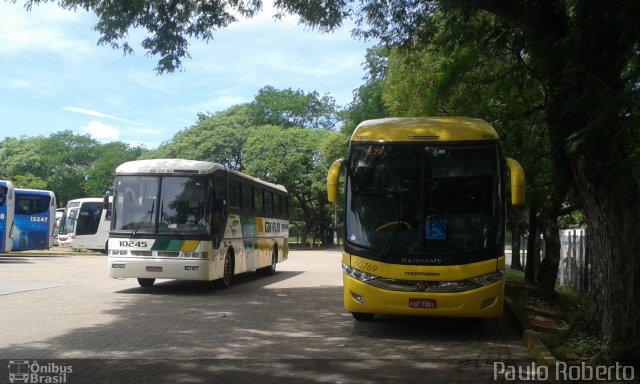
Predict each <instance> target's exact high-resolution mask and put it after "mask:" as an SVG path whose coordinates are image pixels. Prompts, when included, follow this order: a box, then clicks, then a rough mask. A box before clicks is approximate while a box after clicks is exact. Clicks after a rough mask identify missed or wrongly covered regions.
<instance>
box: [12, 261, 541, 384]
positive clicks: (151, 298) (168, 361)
mask: <svg viewBox="0 0 640 384" xmlns="http://www.w3.org/2000/svg"><path fill="white" fill-rule="evenodd" d="M341 283H342V280H341V269H340V252H339V251H337V250H332V251H292V252H290V255H289V260H287V261H286V262H284V263H282V264H279V265H278V272H277V273H276V274H275V276H271V277H259V276H257V275H256V274H255V273H246V274H243V275H240V276H238V277H237V279H236V282H235V284H234V285H233V286H232V287H231V288H229V289H226V290H217V289H215V288H212V287H211V285H210V284H205V283H199V282H184V281H168V280H167V281H158V282H156V285H155V286H154V287H152V288H141V287H139V286H138V284H137V282H136V281H135V280H134V279H128V280H113V279H110V278H109V277H108V276H107V263H106V257H105V256H95V255H92V256H88V255H72V254H69V255H65V254H56V255H50V256H48V255H38V256H30V255H21V254H17V253H13V254H9V255H0V306H1V307H2V312H1V314H0V322H1V323H2V330H3V331H2V333H0V359H3V360H4V363H3V364H2V366H0V381H2V382H4V381H5V380H6V379H7V378H8V375H9V371H8V367H9V365H10V362H11V361H13V362H14V363H15V362H16V361H28V362H30V363H31V364H33V362H34V361H37V365H38V366H45V369H44V370H45V371H46V370H47V369H46V367H49V370H51V371H56V370H57V371H58V372H49V373H47V372H45V373H44V374H45V375H50V376H51V375H54V374H58V376H59V380H62V379H64V380H65V381H64V382H66V383H84V382H89V381H90V382H100V383H120V382H122V383H128V382H132V383H133V382H136V383H146V382H149V383H150V382H155V383H213V382H215V383H254V382H255V381H256V380H260V384H263V383H283V382H292V383H293V382H295V383H300V382H305V383H389V382H406V383H458V382H459V383H470V382H472V383H475V382H495V381H494V380H493V368H494V364H495V363H496V362H505V361H526V360H527V359H530V358H531V356H530V354H529V352H528V350H527V349H526V347H525V346H524V344H523V342H522V340H521V338H520V336H519V335H518V334H517V332H516V331H515V330H514V328H513V326H512V324H511V321H510V319H509V317H508V316H506V315H505V316H503V317H502V318H501V319H500V320H491V321H488V322H487V323H485V324H484V325H482V326H475V325H473V324H471V323H469V322H467V321H464V320H456V319H428V318H396V317H386V318H379V319H376V320H375V321H372V322H356V321H354V320H353V318H352V317H351V315H350V314H348V313H345V312H344V310H343V309H342V290H341ZM53 367H57V368H53ZM64 367H71V368H72V370H71V372H68V371H67V372H65V373H64V377H63V375H62V373H61V372H60V371H61V370H62V368H64ZM41 371H42V369H41ZM498 381H500V380H498Z"/></svg>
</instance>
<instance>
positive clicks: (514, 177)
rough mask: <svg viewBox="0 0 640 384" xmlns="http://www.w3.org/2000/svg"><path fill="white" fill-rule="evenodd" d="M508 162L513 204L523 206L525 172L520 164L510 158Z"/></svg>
mask: <svg viewBox="0 0 640 384" xmlns="http://www.w3.org/2000/svg"><path fill="white" fill-rule="evenodd" d="M506 162H507V167H509V173H511V204H512V205H523V204H524V193H525V189H526V184H525V178H524V170H523V169H522V166H521V165H520V163H518V162H517V161H515V160H514V159H512V158H510V157H507V159H506Z"/></svg>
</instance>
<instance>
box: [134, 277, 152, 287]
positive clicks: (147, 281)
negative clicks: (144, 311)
mask: <svg viewBox="0 0 640 384" xmlns="http://www.w3.org/2000/svg"><path fill="white" fill-rule="evenodd" d="M155 282H156V279H143V278H138V284H140V286H141V287H151V286H153V283H155Z"/></svg>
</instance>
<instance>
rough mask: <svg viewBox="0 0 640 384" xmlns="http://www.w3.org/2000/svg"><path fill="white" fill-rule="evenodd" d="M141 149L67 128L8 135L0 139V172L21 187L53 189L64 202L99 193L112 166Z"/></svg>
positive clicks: (109, 177)
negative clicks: (43, 134)
mask: <svg viewBox="0 0 640 384" xmlns="http://www.w3.org/2000/svg"><path fill="white" fill-rule="evenodd" d="M143 152H144V150H143V149H142V148H139V147H136V148H131V147H130V146H129V145H127V144H124V143H119V142H116V143H109V144H99V143H98V142H97V141H95V140H93V139H91V138H90V137H89V136H88V135H76V134H74V133H73V132H71V131H69V130H67V131H60V132H57V133H54V134H52V135H51V136H49V137H46V138H45V137H41V136H38V137H21V138H10V137H7V138H5V139H4V141H2V142H1V143H0V154H1V155H2V160H3V161H2V162H1V165H0V170H1V171H0V172H1V176H2V178H4V179H9V180H12V181H13V182H14V184H16V185H17V186H20V187H21V188H33V189H46V190H52V191H53V192H54V193H55V194H56V200H57V202H58V205H59V206H64V205H65V204H66V202H67V201H68V200H71V199H75V198H79V197H88V196H101V195H102V194H103V192H104V191H105V189H107V188H108V187H109V186H110V185H111V184H113V172H114V170H115V168H116V167H117V166H118V165H119V164H121V163H122V162H124V161H127V160H132V159H135V158H137V157H139V156H140V154H142V153H143Z"/></svg>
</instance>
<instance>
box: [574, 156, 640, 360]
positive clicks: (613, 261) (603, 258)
mask: <svg viewBox="0 0 640 384" xmlns="http://www.w3.org/2000/svg"><path fill="white" fill-rule="evenodd" d="M603 162H604V163H603ZM606 168H607V162H606V160H604V159H602V158H601V157H598V156H594V158H591V159H589V158H587V157H585V156H580V157H578V158H577V159H576V161H574V166H573V174H574V178H575V179H576V181H578V182H579V185H581V186H582V187H581V188H580V189H579V190H578V193H579V195H580V197H581V200H582V202H583V204H584V210H585V213H586V219H587V223H588V226H589V230H590V231H589V232H590V234H591V235H592V238H591V239H592V245H593V269H594V295H593V303H592V306H591V318H592V319H593V320H595V321H598V323H599V324H600V327H601V329H600V330H601V332H602V342H603V346H604V347H605V350H607V351H608V352H607V353H611V349H612V347H617V348H619V347H620V346H624V345H625V343H630V342H632V341H636V342H637V341H638V340H640V300H638V298H639V297H640V236H639V232H640V230H639V229H638V228H639V227H638V225H639V224H640V191H639V189H638V185H637V184H636V183H635V179H634V178H633V175H632V174H631V172H625V170H624V169H618V170H616V171H615V172H616V173H618V175H616V177H615V178H614V177H606V176H604V175H603V174H602V173H600V172H602V171H605V170H606ZM620 173H628V174H627V175H626V176H624V175H620ZM635 353H636V354H638V351H637V350H636V351H635ZM609 357H612V358H616V357H618V358H619V357H622V358H625V357H626V358H629V357H630V356H628V355H627V356H609ZM635 357H636V358H638V357H639V356H637V355H636V356H635Z"/></svg>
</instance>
